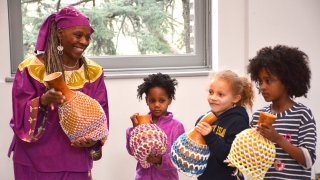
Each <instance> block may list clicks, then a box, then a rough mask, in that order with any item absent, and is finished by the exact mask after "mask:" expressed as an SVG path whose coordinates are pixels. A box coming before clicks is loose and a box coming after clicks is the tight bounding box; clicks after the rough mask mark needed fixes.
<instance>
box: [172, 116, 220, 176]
mask: <svg viewBox="0 0 320 180" xmlns="http://www.w3.org/2000/svg"><path fill="white" fill-rule="evenodd" d="M216 120H217V117H216V116H215V115H214V114H213V113H212V112H209V113H207V114H206V115H204V116H203V117H202V118H201V119H200V121H199V122H207V123H208V124H210V125H211V124H212V123H213V122H215V121H216ZM209 156H210V151H209V148H208V146H207V144H206V142H205V140H204V139H203V137H202V135H201V134H200V133H199V132H198V131H196V130H195V129H193V130H192V131H189V132H187V133H184V134H182V135H181V136H179V138H178V139H177V140H176V141H175V142H174V143H173V145H172V147H171V153H170V158H171V162H172V164H173V165H174V166H175V167H176V168H177V169H178V171H179V172H182V173H184V174H185V175H187V176H200V175H201V174H202V173H203V172H204V170H205V169H206V167H207V163H208V158H209Z"/></svg>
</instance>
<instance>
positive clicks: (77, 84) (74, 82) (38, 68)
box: [18, 56, 103, 89]
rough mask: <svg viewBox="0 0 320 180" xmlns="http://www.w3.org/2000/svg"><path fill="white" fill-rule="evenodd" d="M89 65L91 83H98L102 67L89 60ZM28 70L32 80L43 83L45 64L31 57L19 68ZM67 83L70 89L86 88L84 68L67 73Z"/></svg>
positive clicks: (86, 80)
mask: <svg viewBox="0 0 320 180" xmlns="http://www.w3.org/2000/svg"><path fill="white" fill-rule="evenodd" d="M86 61H87V64H88V75H89V79H90V82H94V81H96V80H97V79H98V78H99V77H100V76H101V74H102V73H103V71H102V68H101V66H100V65H98V64H97V63H95V62H94V61H92V60H90V59H87V58H86ZM26 67H27V68H28V71H29V74H30V76H31V77H32V78H34V79H35V80H37V81H39V82H40V83H43V84H44V82H43V77H44V76H45V74H46V72H45V67H44V64H43V63H42V62H41V61H40V60H39V59H38V58H37V57H36V56H33V57H29V58H27V59H25V60H24V61H22V62H21V63H20V64H19V66H18V68H19V70H20V71H22V70H23V69H24V68H26ZM64 73H65V77H66V83H67V85H68V87H69V88H70V89H79V88H82V87H83V86H84V84H85V83H87V82H89V80H88V79H87V78H86V77H85V73H84V66H83V65H82V66H81V67H80V68H79V69H77V70H74V71H65V72H64Z"/></svg>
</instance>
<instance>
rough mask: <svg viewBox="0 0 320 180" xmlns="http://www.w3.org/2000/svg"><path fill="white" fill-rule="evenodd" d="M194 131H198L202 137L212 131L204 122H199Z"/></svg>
mask: <svg viewBox="0 0 320 180" xmlns="http://www.w3.org/2000/svg"><path fill="white" fill-rule="evenodd" d="M196 131H198V132H199V133H200V134H201V135H202V136H206V135H208V134H209V133H210V132H211V131H212V127H211V126H210V124H208V123H206V122H199V123H198V124H197V126H196Z"/></svg>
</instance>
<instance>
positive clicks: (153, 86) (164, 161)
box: [126, 73, 185, 180]
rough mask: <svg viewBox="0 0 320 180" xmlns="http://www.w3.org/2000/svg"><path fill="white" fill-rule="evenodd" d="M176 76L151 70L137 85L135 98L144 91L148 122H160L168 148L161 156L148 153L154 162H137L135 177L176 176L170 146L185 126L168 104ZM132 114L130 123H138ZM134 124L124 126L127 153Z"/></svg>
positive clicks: (172, 95)
mask: <svg viewBox="0 0 320 180" xmlns="http://www.w3.org/2000/svg"><path fill="white" fill-rule="evenodd" d="M177 84H178V83H177V81H176V79H171V78H170V76H169V75H166V74H161V73H158V74H152V75H149V76H148V77H146V78H144V82H143V83H142V84H141V85H139V86H138V90H137V91H138V95H137V96H138V98H139V99H140V100H141V99H142V96H143V94H145V95H146V103H147V105H148V107H149V110H150V112H149V114H150V115H151V119H152V120H151V123H153V124H156V125H157V126H159V127H160V128H161V129H162V130H163V131H164V132H165V133H166V135H167V137H168V138H167V141H168V144H167V150H166V152H165V154H163V155H162V156H149V157H148V159H147V161H148V162H149V163H152V164H153V165H152V166H151V167H150V168H142V167H141V165H140V163H137V168H136V171H137V172H136V178H135V179H136V180H140V179H141V180H146V179H150V180H151V179H157V180H162V179H170V180H177V179H179V177H178V173H177V170H176V169H175V167H174V166H173V165H172V164H171V160H170V149H171V146H172V144H173V142H174V141H175V140H176V139H177V138H178V137H179V136H180V135H181V134H183V133H184V132H185V131H184V127H183V125H182V123H181V122H179V121H178V120H175V119H173V114H172V113H171V112H168V111H167V109H168V106H169V105H170V104H171V101H172V99H174V98H175V97H174V95H175V86H176V85H177ZM137 115H138V113H135V114H133V115H132V116H131V117H130V119H131V121H132V124H133V127H135V126H137V125H138V122H137V119H136V116H137ZM132 129H133V128H128V129H127V132H126V133H127V150H128V152H129V154H130V155H132V152H131V151H130V148H129V138H130V136H129V134H130V131H131V130H132Z"/></svg>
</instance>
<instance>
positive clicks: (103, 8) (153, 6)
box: [22, 0, 184, 56]
mask: <svg viewBox="0 0 320 180" xmlns="http://www.w3.org/2000/svg"><path fill="white" fill-rule="evenodd" d="M173 1H174V0H170V1H168V0H162V1H160V0H115V1H111V0H109V1H108V0H105V1H104V2H103V3H102V4H99V6H96V7H92V8H87V7H88V5H89V3H90V1H89V2H88V1H87V2H83V3H80V2H79V4H78V5H77V6H76V7H77V8H78V9H79V10H81V11H82V12H84V14H86V15H87V16H88V17H89V19H90V22H91V24H92V26H93V28H94V30H95V32H94V33H93V35H92V41H91V44H90V46H89V47H88V49H87V54H90V55H97V56H98V55H117V54H118V53H117V47H118V46H119V44H118V43H119V40H118V39H119V36H125V37H130V38H131V39H132V38H133V39H136V46H137V49H138V51H139V52H140V54H168V53H174V51H175V50H174V49H177V48H181V49H182V48H183V47H184V45H183V44H182V43H181V42H179V47H172V46H173V44H172V43H170V42H168V40H167V39H168V38H167V37H168V36H170V35H171V34H172V33H176V31H175V27H177V26H181V23H178V22H177V21H175V20H174V19H173V18H172V17H171V16H170V14H168V12H167V9H168V7H170V6H171V5H172V2H173ZM62 2H63V1H61V3H62ZM59 5H60V3H57V1H52V0H35V1H34V2H33V3H32V2H30V0H29V2H27V1H25V2H24V1H22V14H23V28H24V30H23V42H24V48H25V53H26V54H30V53H32V52H33V50H34V44H35V42H36V38H37V34H38V30H39V27H40V25H41V23H42V22H43V21H44V19H45V18H46V17H47V16H48V15H50V14H51V13H52V12H55V11H56V9H57V7H58V6H59ZM91 5H92V2H91ZM30 7H32V8H31V9H36V10H35V11H30V10H29V9H30ZM35 7H36V8H35ZM171 8H172V7H171ZM182 26H183V25H182ZM176 36H177V37H179V36H181V34H177V35H176Z"/></svg>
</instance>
